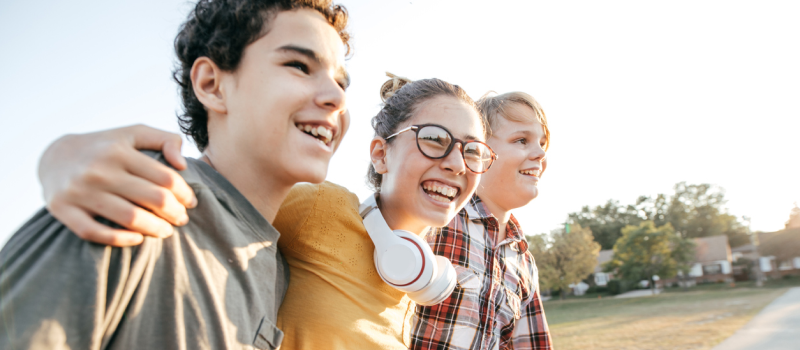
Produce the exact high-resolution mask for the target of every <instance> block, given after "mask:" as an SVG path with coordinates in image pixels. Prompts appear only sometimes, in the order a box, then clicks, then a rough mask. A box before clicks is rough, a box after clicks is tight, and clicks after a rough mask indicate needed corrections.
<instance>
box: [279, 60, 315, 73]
mask: <svg viewBox="0 0 800 350" xmlns="http://www.w3.org/2000/svg"><path fill="white" fill-rule="evenodd" d="M284 66H286V67H292V68H297V69H298V70H300V71H301V72H303V73H305V74H308V72H309V70H308V65H307V64H305V63H303V62H300V61H291V62H287V63H285V64H284Z"/></svg>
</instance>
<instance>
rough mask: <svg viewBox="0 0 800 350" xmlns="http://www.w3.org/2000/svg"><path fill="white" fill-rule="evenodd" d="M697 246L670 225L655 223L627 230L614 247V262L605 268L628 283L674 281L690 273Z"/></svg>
mask: <svg viewBox="0 0 800 350" xmlns="http://www.w3.org/2000/svg"><path fill="white" fill-rule="evenodd" d="M693 255H694V243H693V242H692V241H691V240H690V239H686V238H683V237H681V236H680V235H678V234H677V233H676V232H675V230H674V229H673V228H672V225H671V224H669V223H667V224H665V225H663V226H660V227H656V226H655V223H653V222H652V221H644V222H642V223H641V224H639V225H638V226H632V225H631V226H626V227H625V228H623V229H622V237H620V239H619V240H617V243H616V244H615V245H614V258H613V259H612V260H611V261H609V262H608V263H606V264H605V266H604V267H603V268H604V269H605V270H606V271H609V272H614V273H615V274H616V275H617V276H620V277H622V278H623V279H625V280H630V281H640V280H650V277H652V276H653V275H658V276H659V277H661V278H670V277H674V276H675V275H676V273H677V272H678V271H679V270H681V271H685V272H688V269H689V262H690V261H691V259H692V257H693Z"/></svg>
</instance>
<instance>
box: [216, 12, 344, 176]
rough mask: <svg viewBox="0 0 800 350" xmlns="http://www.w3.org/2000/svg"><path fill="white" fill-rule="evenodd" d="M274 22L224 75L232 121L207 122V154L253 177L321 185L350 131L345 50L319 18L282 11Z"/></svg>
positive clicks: (227, 118) (223, 87) (223, 117)
mask: <svg viewBox="0 0 800 350" xmlns="http://www.w3.org/2000/svg"><path fill="white" fill-rule="evenodd" d="M270 22H271V23H270V25H269V30H268V32H267V34H266V35H264V36H263V37H261V38H260V39H258V40H256V41H255V42H253V43H252V44H250V45H248V46H247V48H246V49H245V51H244V55H243V57H242V61H241V63H240V64H239V66H238V67H237V69H236V70H235V71H233V72H223V73H222V78H221V82H220V86H221V91H223V92H224V94H225V99H226V102H225V103H226V108H227V113H226V114H224V115H209V117H210V118H209V135H210V145H209V146H210V147H211V148H214V147H215V144H217V145H219V147H217V148H222V149H224V153H225V155H224V157H234V158H235V159H236V160H237V161H238V163H239V164H245V165H243V167H250V168H255V171H256V175H255V176H270V177H273V178H275V179H276V181H278V182H283V183H287V184H293V183H296V182H313V183H319V182H322V181H323V180H324V179H325V176H326V174H327V170H328V163H329V162H330V159H331V156H332V155H333V151H334V150H335V149H336V148H337V147H338V145H339V144H340V142H341V139H342V137H343V136H344V133H345V131H346V130H347V127H348V124H349V116H348V115H347V114H346V113H344V111H345V94H344V89H345V88H346V86H347V84H348V83H349V82H348V78H347V75H346V72H345V71H344V68H343V67H344V66H343V62H344V47H343V43H342V40H341V38H340V37H339V35H338V34H337V32H336V30H335V29H334V28H333V27H332V26H331V25H330V24H329V23H328V22H327V21H326V19H325V18H324V17H323V16H322V15H321V14H319V13H318V12H317V11H314V10H309V9H300V10H295V11H282V12H279V13H278V14H277V15H275V17H274V18H273V19H272V20H271V21H270ZM220 144H221V145H220ZM217 153H219V152H217Z"/></svg>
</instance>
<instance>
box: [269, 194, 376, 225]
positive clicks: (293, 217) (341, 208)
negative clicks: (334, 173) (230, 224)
mask: <svg viewBox="0 0 800 350" xmlns="http://www.w3.org/2000/svg"><path fill="white" fill-rule="evenodd" d="M358 204H359V201H358V197H357V196H356V195H355V193H353V192H350V191H349V190H347V189H346V188H344V187H343V186H340V185H337V184H334V183H332V182H328V181H325V182H323V183H321V184H309V183H304V184H297V185H295V186H294V187H292V189H291V190H290V191H289V194H288V195H287V196H286V199H285V200H284V201H283V204H281V207H280V209H279V210H278V214H277V216H276V217H275V222H274V224H273V225H274V226H275V228H276V229H277V230H278V232H280V233H281V235H292V234H294V233H295V232H297V231H299V230H301V229H304V226H306V225H311V226H315V225H317V224H323V223H325V222H324V220H325V219H326V218H327V219H330V221H329V222H330V223H331V224H336V222H339V221H340V220H342V219H344V220H345V221H353V220H357V222H358V223H359V224H360V217H359V216H358Z"/></svg>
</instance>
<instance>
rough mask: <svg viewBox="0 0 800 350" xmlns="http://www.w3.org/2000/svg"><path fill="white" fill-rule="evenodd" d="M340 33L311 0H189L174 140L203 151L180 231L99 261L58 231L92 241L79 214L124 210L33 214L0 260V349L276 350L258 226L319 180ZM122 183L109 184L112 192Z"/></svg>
mask: <svg viewBox="0 0 800 350" xmlns="http://www.w3.org/2000/svg"><path fill="white" fill-rule="evenodd" d="M346 22H347V13H346V11H345V9H344V8H343V7H341V6H337V5H333V4H331V2H330V1H326V0H294V1H290V0H282V1H281V0H277V1H275V0H272V1H269V0H261V1H259V0H200V1H199V2H198V3H197V5H196V7H195V8H194V10H193V11H192V12H191V14H190V15H189V19H188V20H187V21H186V22H185V23H184V24H183V26H182V28H181V31H180V33H179V34H178V36H177V38H176V40H175V49H176V53H177V56H178V59H179V61H180V66H179V67H178V68H177V70H176V72H175V74H174V77H175V79H176V81H177V82H178V84H179V85H180V87H181V96H182V98H183V103H184V113H183V114H182V115H181V116H180V117H179V119H180V123H181V128H182V129H183V131H184V132H185V133H187V134H188V135H189V136H191V137H192V138H193V139H194V140H195V142H196V143H197V145H198V148H200V150H201V151H202V152H203V156H202V158H201V159H200V160H189V161H188V164H187V167H186V169H185V170H183V171H181V173H180V175H181V176H182V177H183V179H184V180H186V182H187V183H188V184H189V186H191V188H192V189H193V191H194V193H195V195H196V197H197V205H196V207H195V208H193V209H191V210H189V211H188V216H189V218H190V220H186V221H188V223H185V222H184V223H185V226H180V227H177V226H176V227H174V228H173V229H174V230H175V232H176V233H177V234H173V235H171V236H170V237H169V238H166V239H163V240H162V239H156V238H152V237H150V238H145V239H144V242H143V243H142V244H141V245H138V246H134V247H126V248H112V247H110V246H104V245H98V244H95V243H89V242H87V241H84V240H82V239H80V238H79V237H78V236H77V235H76V234H75V233H73V232H72V231H70V230H69V229H68V228H67V226H65V223H67V220H70V223H71V224H70V225H69V226H70V227H77V228H78V229H77V231H82V230H91V229H92V228H93V227H96V226H92V225H100V224H99V223H97V222H96V221H94V219H93V217H92V216H100V217H109V218H110V217H117V216H115V213H119V212H122V211H124V210H125V205H132V204H131V203H129V202H125V201H121V200H111V201H109V202H105V203H116V204H111V205H98V206H95V207H92V208H86V209H87V211H88V212H89V213H90V214H86V213H84V212H82V211H75V210H70V209H65V208H50V209H51V210H52V211H53V212H57V211H60V213H61V214H59V215H60V216H59V219H61V220H64V221H63V223H62V221H59V220H58V219H56V217H54V216H53V214H51V213H50V211H48V210H47V209H42V210H41V211H40V212H39V213H37V214H36V215H35V216H34V217H33V218H32V219H31V220H30V221H28V222H27V223H26V224H25V225H24V226H23V227H22V228H21V229H20V230H19V231H18V232H17V233H16V234H14V236H13V237H11V239H10V240H9V241H8V243H7V244H6V245H5V247H4V248H3V250H2V252H0V330H2V331H0V348H2V349H39V348H42V349H43V348H48V349H56V348H58V349H67V348H69V349H211V348H215V349H240V348H241V349H253V348H256V349H274V348H277V347H278V346H280V344H281V340H282V337H283V333H282V332H281V330H280V329H278V328H277V327H276V326H275V324H276V317H277V311H278V307H279V305H280V304H281V302H282V300H283V297H284V294H285V292H286V286H287V279H288V271H287V269H288V267H287V266H286V261H285V259H284V258H283V257H282V256H281V254H280V252H279V251H278V250H277V244H276V242H277V240H278V236H279V234H278V232H277V231H276V230H275V228H274V227H273V226H272V221H273V220H274V219H275V215H276V212H277V210H278V208H279V207H280V204H281V203H282V202H283V200H284V198H285V197H286V195H287V194H288V192H289V190H290V189H291V187H292V186H293V185H294V184H295V183H298V182H314V183H319V182H322V181H323V180H324V179H325V175H326V173H327V168H328V163H329V161H330V158H331V156H332V154H333V151H334V150H335V149H336V147H337V146H338V144H339V142H340V141H341V139H342V136H343V134H344V132H345V130H346V129H347V123H348V119H347V118H348V117H347V115H346V113H344V112H345V96H344V89H345V88H346V86H347V85H348V78H347V75H346V73H345V71H344V68H343V60H344V56H345V55H346V52H347V51H349V46H348V44H347V42H348V35H347V33H346V32H345V30H344V28H345V25H346ZM311 129H313V132H309V130H311ZM137 156H138V157H139V158H137V159H138V160H137V161H139V162H141V163H140V164H146V163H148V162H151V163H152V162H154V161H160V162H162V163H166V162H165V161H164V157H163V156H162V155H161V154H158V153H156V154H153V153H151V154H149V156H150V157H152V158H155V160H153V159H152V158H149V157H148V156H147V155H143V154H138V155H137ZM140 169H141V168H140ZM132 181H136V180H135V179H133V178H122V177H121V178H119V179H118V181H115V184H110V185H109V186H117V187H115V188H116V189H117V190H118V191H120V192H119V193H125V191H126V188H128V189H129V188H131V187H130V185H131V184H132ZM128 194H129V195H132V196H134V197H137V198H140V199H144V198H147V197H150V198H152V197H153V196H158V195H159V193H128ZM62 209H63V210H62ZM137 210H139V213H144V212H145V209H142V208H139V209H137ZM134 213H136V212H135V211H134ZM141 217H142V216H141V215H133V217H130V218H129V220H126V221H125V220H124V221H123V222H122V224H123V226H124V225H125V223H127V224H130V225H133V224H135V223H136V222H137V220H141ZM117 231H118V232H119V231H122V228H120V227H119V226H117ZM78 233H79V232H78ZM79 234H80V233H79Z"/></svg>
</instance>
